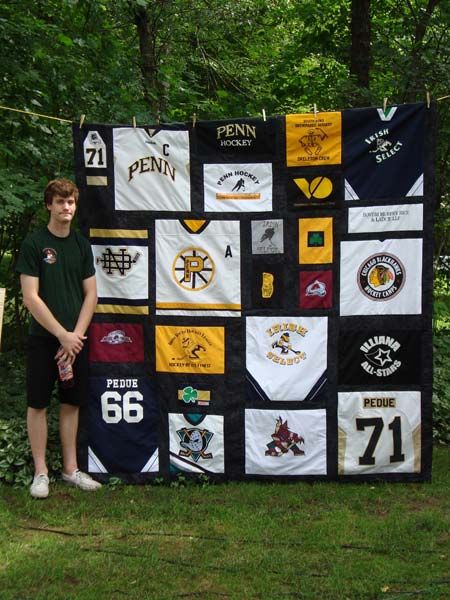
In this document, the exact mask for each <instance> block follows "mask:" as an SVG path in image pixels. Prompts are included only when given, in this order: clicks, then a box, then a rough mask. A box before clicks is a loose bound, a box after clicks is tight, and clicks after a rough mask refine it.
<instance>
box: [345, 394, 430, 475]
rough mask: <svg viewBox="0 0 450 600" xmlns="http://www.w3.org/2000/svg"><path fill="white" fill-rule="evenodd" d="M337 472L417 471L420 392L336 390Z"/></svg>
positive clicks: (418, 462)
mask: <svg viewBox="0 0 450 600" xmlns="http://www.w3.org/2000/svg"><path fill="white" fill-rule="evenodd" d="M338 436H339V474H341V475H353V474H355V475H359V474H370V473H418V472H419V471H420V459H421V410H420V392H392V391H383V392H341V393H339V394H338Z"/></svg>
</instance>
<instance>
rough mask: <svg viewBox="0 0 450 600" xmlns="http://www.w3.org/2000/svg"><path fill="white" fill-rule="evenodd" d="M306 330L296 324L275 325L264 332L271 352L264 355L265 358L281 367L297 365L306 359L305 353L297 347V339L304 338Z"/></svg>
mask: <svg viewBox="0 0 450 600" xmlns="http://www.w3.org/2000/svg"><path fill="white" fill-rule="evenodd" d="M307 332H308V330H307V329H306V328H305V327H302V326H301V325H297V324H296V323H280V324H278V323H277V324H276V325H274V326H273V327H271V328H270V329H268V330H267V331H266V334H267V335H268V336H269V338H271V339H270V346H271V348H272V350H269V351H268V352H267V353H266V358H268V359H270V360H271V361H272V362H274V363H277V364H279V365H283V366H291V365H295V364H298V363H299V362H300V361H302V360H305V359H306V353H305V352H304V351H303V350H302V349H301V348H300V347H299V342H300V340H299V338H298V337H297V336H301V337H304V336H305V335H306V334H307Z"/></svg>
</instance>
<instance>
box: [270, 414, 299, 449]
mask: <svg viewBox="0 0 450 600" xmlns="http://www.w3.org/2000/svg"><path fill="white" fill-rule="evenodd" d="M271 437H272V441H271V442H269V443H268V444H266V446H267V450H266V453H265V454H266V456H281V455H283V454H288V453H289V452H292V454H294V456H303V455H304V454H305V452H304V450H301V449H300V448H299V446H301V445H303V444H304V443H305V440H304V438H303V437H302V436H301V435H298V433H295V432H294V431H291V430H290V429H289V426H288V422H287V419H286V421H284V423H283V419H282V418H281V417H278V419H277V420H276V421H275V431H274V432H273V433H272V436H271Z"/></svg>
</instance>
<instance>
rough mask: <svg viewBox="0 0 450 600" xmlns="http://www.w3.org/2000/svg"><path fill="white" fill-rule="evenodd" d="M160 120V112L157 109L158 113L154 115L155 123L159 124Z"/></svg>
mask: <svg viewBox="0 0 450 600" xmlns="http://www.w3.org/2000/svg"><path fill="white" fill-rule="evenodd" d="M160 122H161V114H160V112H159V111H158V114H157V115H156V124H157V125H159V124H160Z"/></svg>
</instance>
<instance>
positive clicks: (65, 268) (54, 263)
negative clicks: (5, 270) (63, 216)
mask: <svg viewBox="0 0 450 600" xmlns="http://www.w3.org/2000/svg"><path fill="white" fill-rule="evenodd" d="M16 271H17V272H18V273H23V274H24V275H31V276H33V277H39V296H40V297H41V298H42V300H43V301H44V302H45V304H46V305H47V306H48V308H49V309H50V311H51V313H52V314H53V316H54V317H55V318H56V319H57V321H58V322H59V323H61V325H62V326H63V327H64V328H65V329H67V331H73V330H74V328H75V325H76V322H77V320H78V315H79V314H80V310H81V306H82V304H83V300H84V293H83V280H84V279H87V278H88V277H92V275H94V274H95V268H94V261H93V256H92V249H91V246H90V244H89V242H88V241H87V239H86V238H84V237H83V236H82V235H81V234H80V233H78V232H77V231H71V232H70V234H69V235H68V236H67V237H65V238H61V237H57V236H55V235H53V234H52V233H50V231H49V230H48V229H47V227H45V228H42V229H38V230H36V231H34V232H33V233H31V234H29V235H28V236H27V237H26V238H25V240H24V241H23V243H22V247H21V249H20V254H19V260H18V261H17V265H16ZM30 333H31V334H33V335H45V336H50V335H51V333H50V332H48V331H47V330H46V329H45V328H44V327H42V326H41V325H39V323H38V322H37V321H36V320H35V319H34V318H33V317H32V318H31V324H30Z"/></svg>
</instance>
